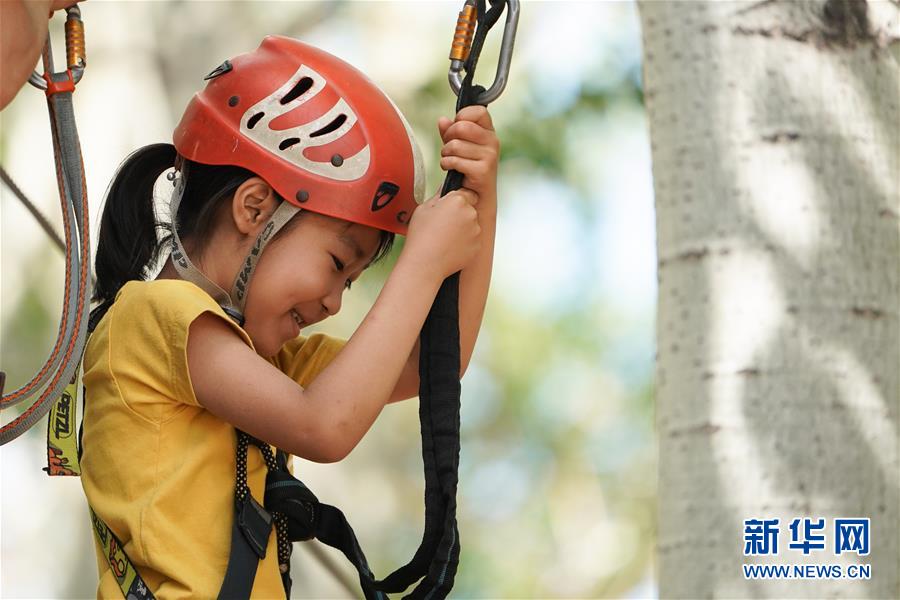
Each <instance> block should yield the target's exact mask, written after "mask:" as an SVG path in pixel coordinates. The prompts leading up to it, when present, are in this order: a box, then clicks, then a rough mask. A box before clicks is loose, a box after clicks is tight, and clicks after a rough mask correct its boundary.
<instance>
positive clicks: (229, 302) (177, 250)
mask: <svg viewBox="0 0 900 600" xmlns="http://www.w3.org/2000/svg"><path fill="white" fill-rule="evenodd" d="M187 170H188V166H187V162H185V161H183V160H181V159H180V157H179V160H178V161H177V162H176V165H175V172H174V173H173V174H172V175H170V176H169V177H170V179H172V180H173V184H174V185H175V189H174V191H173V192H172V199H171V200H170V201H169V211H170V213H171V215H172V264H173V265H174V266H175V270H176V271H178V275H179V276H180V277H181V278H182V279H184V280H185V281H190V282H191V283H193V284H195V285H196V286H197V287H199V288H200V289H202V290H203V291H205V292H206V293H207V294H209V295H210V296H212V298H213V300H215V301H216V302H217V303H218V304H219V306H221V307H222V310H224V311H225V314H227V315H228V316H229V317H231V318H232V319H233V320H234V321H235V322H236V323H237V324H238V325H240V326H243V325H244V306H245V305H246V303H247V290H248V287H249V284H250V277H251V276H252V275H253V271H254V270H255V269H256V264H257V262H259V257H260V255H261V254H262V251H263V249H265V247H266V245H267V244H268V243H269V242H270V241H271V240H272V238H273V237H274V236H275V234H276V233H277V232H278V231H279V230H280V229H281V228H282V227H284V226H285V225H286V224H287V222H288V221H290V220H291V218H292V217H293V216H294V215H295V214H297V213H298V212H300V208H299V207H297V206H294V205H293V204H291V203H290V202H282V203H281V204H279V205H278V208H276V209H275V212H273V213H272V216H271V217H269V220H268V221H267V222H266V224H265V226H264V227H263V228H262V232H261V233H260V234H259V235H258V236H257V237H256V241H255V242H254V243H253V247H252V248H251V249H250V252H249V253H248V254H247V258H245V259H244V262H243V265H242V266H241V269H240V270H239V271H238V274H237V277H235V279H234V283H233V284H232V286H231V294H229V293H228V292H226V291H225V290H223V289H222V288H220V287H219V286H218V285H216V284H215V283H213V282H212V281H211V280H210V279H209V277H207V276H206V275H205V274H204V273H203V272H202V271H201V270H200V269H198V268H197V267H196V266H195V265H194V263H193V262H191V259H190V258H189V257H188V254H187V251H185V249H184V245H182V243H181V237H180V236H179V235H178V225H177V221H178V207H179V206H180V205H181V199H182V197H183V196H184V188H185V186H186V185H187V184H186V181H187V175H188V173H187Z"/></svg>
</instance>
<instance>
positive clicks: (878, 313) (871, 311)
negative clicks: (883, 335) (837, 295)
mask: <svg viewBox="0 0 900 600" xmlns="http://www.w3.org/2000/svg"><path fill="white" fill-rule="evenodd" d="M850 312H852V313H853V315H854V316H856V317H862V318H864V319H880V318H881V317H883V316H884V311H882V310H879V309H877V308H869V307H866V306H854V307H851V308H850Z"/></svg>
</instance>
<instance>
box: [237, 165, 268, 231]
mask: <svg viewBox="0 0 900 600" xmlns="http://www.w3.org/2000/svg"><path fill="white" fill-rule="evenodd" d="M276 208H278V198H277V197H276V196H275V190H273V189H272V186H270V185H269V184H268V183H266V182H265V180H263V179H261V178H259V177H251V178H250V179H248V180H247V181H245V182H244V183H242V184H241V185H240V186H238V188H237V189H236V190H235V191H234V197H233V198H232V200H231V216H232V218H233V219H234V225H235V227H236V228H237V229H238V231H240V232H241V233H243V234H244V235H249V236H253V237H255V236H256V235H257V234H259V232H260V230H261V229H262V226H263V225H265V223H266V221H268V220H269V217H270V216H272V213H273V212H275V209H276Z"/></svg>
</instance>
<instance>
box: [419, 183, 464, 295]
mask: <svg viewBox="0 0 900 600" xmlns="http://www.w3.org/2000/svg"><path fill="white" fill-rule="evenodd" d="M477 203H478V196H477V195H476V194H475V193H474V192H473V191H471V190H468V189H465V188H463V189H460V190H456V191H453V192H449V193H448V194H447V195H446V196H443V197H439V196H437V195H435V196H434V197H432V198H431V199H430V200H428V201H427V202H425V203H423V204H421V205H420V206H419V207H418V208H416V210H415V211H414V212H413V214H412V218H411V219H410V222H409V232H408V233H407V237H406V244H405V246H404V248H403V253H404V254H407V253H408V257H407V258H409V259H413V260H414V261H415V262H416V263H417V264H419V265H421V268H423V269H425V271H426V272H427V273H429V274H435V275H437V276H439V277H440V278H441V280H443V279H445V278H447V277H449V276H450V275H452V274H453V273H456V272H457V271H461V270H462V268H463V267H465V266H466V265H467V264H468V263H469V262H471V260H472V259H473V258H474V257H475V256H476V255H477V254H478V252H479V250H480V249H481V225H479V223H478V212H477V211H476V210H475V208H474V206H475V204H477Z"/></svg>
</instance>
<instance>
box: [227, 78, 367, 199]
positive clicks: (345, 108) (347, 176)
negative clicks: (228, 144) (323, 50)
mask: <svg viewBox="0 0 900 600" xmlns="http://www.w3.org/2000/svg"><path fill="white" fill-rule="evenodd" d="M304 80H305V81H304ZM326 83H327V82H326V81H325V78H324V77H322V76H321V75H319V74H318V73H316V72H315V71H313V70H312V69H310V68H309V67H307V66H306V65H301V66H300V68H299V69H297V72H296V73H294V74H293V75H292V76H291V77H290V79H288V80H287V81H286V82H285V83H284V85H282V86H281V87H280V88H278V89H277V90H276V91H275V92H273V93H272V94H270V95H268V96H266V97H265V98H263V99H262V100H260V101H259V102H257V103H256V104H254V105H253V106H251V107H250V108H249V109H247V111H246V112H245V113H244V115H243V116H242V117H241V133H243V134H244V135H246V136H247V137H248V138H249V139H251V140H253V141H254V142H256V143H257V144H259V145H260V146H262V147H263V148H265V149H266V150H268V151H269V152H271V153H272V154H275V155H277V156H279V157H281V158H283V159H284V160H286V161H288V162H290V163H292V164H294V165H296V166H298V167H300V168H302V169H306V170H307V171H310V172H311V173H315V174H316V175H321V176H322V177H327V178H329V179H334V180H337V181H352V180H354V179H359V178H360V177H362V176H363V175H364V174H365V173H366V171H367V170H368V168H369V163H370V157H369V146H368V144H366V146H365V147H364V148H363V149H362V150H360V151H359V152H357V153H356V154H354V155H353V156H349V157H347V156H345V157H343V161H342V162H338V163H337V164H333V163H332V162H330V161H329V162H325V161H314V160H309V159H308V158H306V157H305V156H304V155H303V151H304V150H305V149H306V148H313V147H315V146H324V145H325V144H329V143H331V142H333V141H335V140H338V139H340V138H341V137H343V136H344V135H346V134H347V132H349V131H350V129H351V128H352V127H353V125H354V124H355V123H356V121H357V117H356V113H354V112H353V110H352V109H351V108H350V106H349V105H348V104H347V102H346V101H345V100H344V99H343V98H341V99H339V100H338V101H337V102H336V103H335V105H334V106H332V107H331V108H330V109H329V110H328V111H327V112H326V113H325V114H323V115H322V116H321V117H319V118H318V119H315V120H314V121H310V122H308V123H304V124H302V125H298V126H296V127H291V128H289V129H281V130H275V129H272V128H271V127H269V124H270V123H271V122H272V121H273V120H274V119H276V118H278V117H280V116H281V115H283V114H286V113H289V112H291V111H292V110H294V109H295V108H297V107H299V106H300V105H302V104H304V103H306V102H308V101H309V100H311V99H312V98H313V97H314V96H315V95H316V94H318V93H319V92H320V91H322V90H323V89H324V88H325V85H326ZM322 129H326V132H324V133H321V134H318V135H316V136H315V137H312V134H314V133H318V132H319V131H320V130H322Z"/></svg>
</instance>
